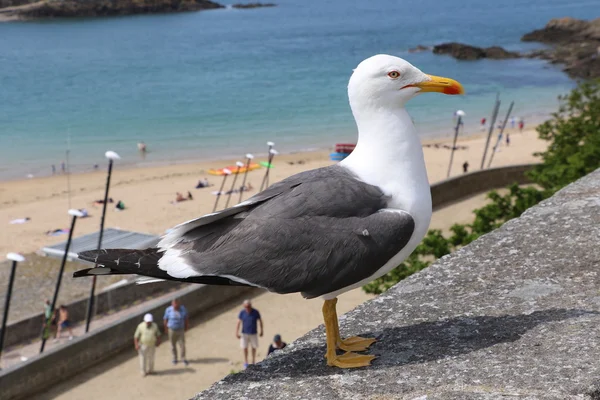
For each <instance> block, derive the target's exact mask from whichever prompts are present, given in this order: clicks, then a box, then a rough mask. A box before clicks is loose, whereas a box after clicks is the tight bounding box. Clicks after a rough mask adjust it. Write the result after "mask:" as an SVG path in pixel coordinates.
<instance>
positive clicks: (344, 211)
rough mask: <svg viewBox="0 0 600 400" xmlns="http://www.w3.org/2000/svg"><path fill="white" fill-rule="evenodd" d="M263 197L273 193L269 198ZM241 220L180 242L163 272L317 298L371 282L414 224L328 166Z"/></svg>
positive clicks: (284, 187) (375, 192)
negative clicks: (229, 280)
mask: <svg viewBox="0 0 600 400" xmlns="http://www.w3.org/2000/svg"><path fill="white" fill-rule="evenodd" d="M267 192H270V194H269V193H267ZM261 195H262V196H263V197H267V198H266V199H265V200H257V201H256V202H255V203H254V204H253V205H251V206H248V207H247V208H246V209H244V210H243V211H242V212H241V213H239V214H237V215H233V216H230V217H227V218H223V219H221V220H218V221H215V222H212V223H210V224H207V225H202V226H198V227H196V228H194V229H191V230H189V231H188V232H186V233H185V234H183V235H182V236H181V238H180V239H179V240H178V242H177V243H175V244H174V245H173V246H172V247H171V249H170V250H168V251H167V253H166V256H169V254H171V255H173V256H174V257H172V258H169V257H164V259H165V260H164V261H163V262H162V265H161V266H160V267H161V268H162V269H164V270H166V272H167V273H168V274H169V275H172V276H177V277H179V278H181V277H184V278H190V280H193V277H194V276H223V277H227V278H228V279H232V280H234V281H238V282H241V283H249V284H252V285H256V286H260V287H264V288H267V289H269V290H271V291H274V292H278V293H291V292H302V294H303V295H304V296H305V297H317V296H320V295H323V294H326V293H330V292H333V291H336V290H339V289H342V288H344V287H347V286H350V285H352V284H354V283H356V282H359V281H361V280H363V279H365V278H368V277H369V276H372V275H373V274H374V273H375V272H376V271H377V270H379V269H380V268H381V267H382V266H383V265H384V264H385V263H386V262H387V261H389V260H390V259H391V258H392V257H393V256H395V255H396V254H397V253H398V252H399V251H400V250H402V248H403V247H404V246H406V244H407V243H408V241H409V240H410V238H411V236H412V234H413V231H414V221H413V218H412V217H411V215H410V214H408V213H405V212H389V211H385V209H386V207H387V198H386V197H385V196H384V194H383V193H382V192H381V190H380V189H379V188H377V187H375V186H372V185H369V184H366V183H363V182H360V181H358V180H357V179H356V178H355V177H354V176H353V175H352V174H351V173H350V172H349V171H348V170H346V169H344V168H343V167H340V166H332V167H327V168H322V169H318V170H313V171H307V172H305V173H302V174H298V175H295V176H294V177H292V178H291V179H288V180H284V181H282V182H280V183H279V184H276V185H274V186H272V187H271V188H270V189H269V190H267V191H265V192H262V193H261V194H259V195H257V196H261Z"/></svg>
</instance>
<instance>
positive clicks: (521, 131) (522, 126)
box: [519, 118, 525, 133]
mask: <svg viewBox="0 0 600 400" xmlns="http://www.w3.org/2000/svg"><path fill="white" fill-rule="evenodd" d="M524 127H525V121H524V120H523V119H522V118H521V120H520V121H519V132H520V133H523V128H524Z"/></svg>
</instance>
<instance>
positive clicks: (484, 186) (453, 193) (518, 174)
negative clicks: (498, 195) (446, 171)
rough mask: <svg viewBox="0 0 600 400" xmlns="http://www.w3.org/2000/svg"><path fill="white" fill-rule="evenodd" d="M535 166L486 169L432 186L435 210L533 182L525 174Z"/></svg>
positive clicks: (525, 165) (524, 165)
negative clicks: (476, 196)
mask: <svg viewBox="0 0 600 400" xmlns="http://www.w3.org/2000/svg"><path fill="white" fill-rule="evenodd" d="M534 165H535V164H523V165H513V166H509V167H498V168H490V169H484V170H481V171H475V172H470V173H468V174H464V175H459V176H457V177H455V178H450V179H446V180H445V181H441V182H438V183H435V184H433V185H431V199H432V202H433V210H434V211H435V210H436V209H438V208H441V207H446V206H449V205H450V204H452V203H455V202H457V201H460V200H462V199H464V198H466V197H470V196H473V195H476V194H478V193H482V192H487V191H489V190H492V189H498V188H502V187H505V186H508V185H510V184H512V183H518V184H520V185H522V184H526V183H530V182H531V181H530V180H529V178H527V176H525V172H527V171H529V170H530V169H531V168H532V167H533V166H534Z"/></svg>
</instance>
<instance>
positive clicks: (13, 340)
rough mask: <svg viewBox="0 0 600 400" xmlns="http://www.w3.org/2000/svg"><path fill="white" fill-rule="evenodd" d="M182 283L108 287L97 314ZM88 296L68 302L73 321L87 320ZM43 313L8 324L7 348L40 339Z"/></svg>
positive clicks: (98, 301)
mask: <svg viewBox="0 0 600 400" xmlns="http://www.w3.org/2000/svg"><path fill="white" fill-rule="evenodd" d="M182 285H183V284H182V283H178V282H159V283H148V284H146V285H137V284H135V283H134V282H130V283H127V284H125V285H123V286H119V287H116V288H113V289H109V290H105V291H102V292H100V293H98V294H97V296H96V301H95V303H94V304H95V314H96V315H98V316H100V315H101V314H104V313H106V312H109V311H112V310H118V309H121V308H123V307H125V306H127V305H130V304H132V303H134V302H136V301H137V302H139V301H146V300H149V299H151V298H153V297H157V296H159V295H162V294H165V293H168V292H170V291H173V290H177V289H180V288H181V287H182ZM87 303H88V299H87V298H85V299H81V300H77V301H74V302H73V303H70V304H68V307H69V317H70V320H71V321H73V322H79V321H83V320H85V314H86V312H87ZM42 320H43V314H42V313H40V314H36V315H34V316H32V317H29V318H24V319H22V320H20V321H17V322H14V323H12V324H10V325H8V326H7V327H6V336H5V339H4V346H5V348H7V347H9V346H12V345H15V344H19V343H23V342H27V341H30V340H32V339H36V338H38V337H40V335H41V333H42V332H41V328H42Z"/></svg>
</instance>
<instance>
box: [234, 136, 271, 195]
mask: <svg viewBox="0 0 600 400" xmlns="http://www.w3.org/2000/svg"><path fill="white" fill-rule="evenodd" d="M269 143H270V142H269ZM253 158H254V156H253V155H252V154H250V153H248V154H246V170H245V171H244V179H242V186H240V200H239V203H241V202H242V196H243V195H244V185H245V184H246V177H247V176H248V170H249V169H250V161H252V159H253Z"/></svg>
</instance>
